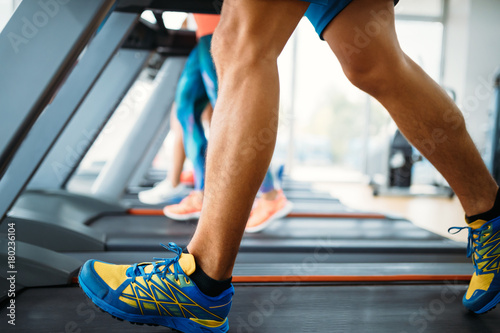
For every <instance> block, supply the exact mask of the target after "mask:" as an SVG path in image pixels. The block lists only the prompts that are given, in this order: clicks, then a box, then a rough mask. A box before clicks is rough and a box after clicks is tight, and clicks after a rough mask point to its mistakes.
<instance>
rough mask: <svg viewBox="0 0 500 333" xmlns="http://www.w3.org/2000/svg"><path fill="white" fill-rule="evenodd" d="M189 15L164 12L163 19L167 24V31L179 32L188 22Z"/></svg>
mask: <svg viewBox="0 0 500 333" xmlns="http://www.w3.org/2000/svg"><path fill="white" fill-rule="evenodd" d="M187 16H188V14H187V13H178V12H164V13H163V15H162V17H163V21H164V22H165V27H166V28H167V29H175V30H179V29H180V28H181V27H182V23H184V20H186V18H187Z"/></svg>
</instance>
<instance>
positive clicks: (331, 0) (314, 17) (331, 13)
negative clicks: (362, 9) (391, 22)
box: [302, 0, 399, 39]
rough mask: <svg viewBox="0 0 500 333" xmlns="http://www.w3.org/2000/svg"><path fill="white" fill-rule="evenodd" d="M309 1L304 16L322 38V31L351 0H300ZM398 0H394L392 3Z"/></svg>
mask: <svg viewBox="0 0 500 333" xmlns="http://www.w3.org/2000/svg"><path fill="white" fill-rule="evenodd" d="M302 1H306V2H310V3H311V4H310V5H309V8H308V9H307V11H306V13H305V16H306V17H307V18H308V19H309V21H311V23H312V25H313V26H314V29H315V30H316V32H317V33H318V35H319V37H320V38H321V39H323V31H324V30H325V28H326V26H327V25H328V24H329V23H330V22H332V20H333V19H334V18H335V17H336V16H337V15H338V14H339V13H340V12H341V11H342V10H344V8H346V7H347V5H349V4H350V3H351V2H352V1H353V0H302ZM398 1H399V0H395V1H394V5H396V4H397V3H398Z"/></svg>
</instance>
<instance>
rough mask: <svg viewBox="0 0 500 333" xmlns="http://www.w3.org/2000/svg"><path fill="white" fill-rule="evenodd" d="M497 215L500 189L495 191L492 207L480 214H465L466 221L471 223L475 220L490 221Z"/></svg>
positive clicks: (499, 211) (499, 207)
mask: <svg viewBox="0 0 500 333" xmlns="http://www.w3.org/2000/svg"><path fill="white" fill-rule="evenodd" d="M498 216H500V190H498V192H497V196H496V198H495V203H494V204H493V208H491V209H490V210H488V211H487V212H484V213H481V214H477V215H473V216H467V222H468V223H472V222H475V221H477V220H484V221H490V220H493V219H494V218H497V217H498Z"/></svg>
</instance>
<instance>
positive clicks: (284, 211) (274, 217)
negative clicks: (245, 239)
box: [245, 201, 293, 234]
mask: <svg viewBox="0 0 500 333" xmlns="http://www.w3.org/2000/svg"><path fill="white" fill-rule="evenodd" d="M292 209H293V203H291V202H290V201H287V203H286V205H285V206H284V207H283V208H282V209H280V210H279V211H277V212H276V213H274V214H273V215H271V217H270V218H269V219H268V220H267V221H266V222H264V223H262V224H259V225H258V226H255V227H251V228H246V229H245V232H248V233H250V234H253V233H256V232H260V231H262V230H264V229H265V228H267V227H269V225H271V223H273V222H274V221H276V220H278V219H281V218H283V217H285V216H287V215H288V214H290V212H291V211H292Z"/></svg>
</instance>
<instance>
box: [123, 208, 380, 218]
mask: <svg viewBox="0 0 500 333" xmlns="http://www.w3.org/2000/svg"><path fill="white" fill-rule="evenodd" d="M127 213H128V214H129V215H148V216H163V210H161V209H151V208H130V209H129V210H128V211H127ZM287 217H310V218H351V219H386V218H387V216H385V215H383V214H376V213H293V212H292V213H290V214H288V215H287Z"/></svg>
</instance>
